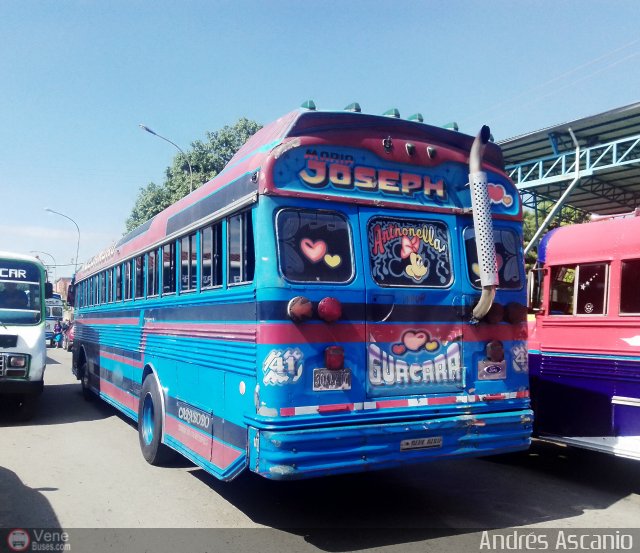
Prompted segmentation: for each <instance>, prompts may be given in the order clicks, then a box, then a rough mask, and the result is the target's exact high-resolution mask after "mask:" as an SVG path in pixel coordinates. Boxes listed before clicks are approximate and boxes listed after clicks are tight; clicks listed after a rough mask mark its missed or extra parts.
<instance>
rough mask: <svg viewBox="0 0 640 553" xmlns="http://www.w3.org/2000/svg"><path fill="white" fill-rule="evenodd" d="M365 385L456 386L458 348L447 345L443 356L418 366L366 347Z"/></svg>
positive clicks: (459, 376)
mask: <svg viewBox="0 0 640 553" xmlns="http://www.w3.org/2000/svg"><path fill="white" fill-rule="evenodd" d="M369 382H370V383H371V384H372V385H373V386H395V385H403V384H460V383H461V382H462V366H461V363H460V346H459V345H458V344H457V343H453V344H449V346H448V347H447V351H446V355H444V354H439V355H436V356H435V358H433V359H427V360H425V361H422V362H420V363H411V364H409V363H407V362H406V361H404V360H403V359H398V358H396V357H394V356H393V355H391V354H389V353H386V352H385V351H382V349H380V347H378V346H377V345H376V344H374V343H371V344H369Z"/></svg>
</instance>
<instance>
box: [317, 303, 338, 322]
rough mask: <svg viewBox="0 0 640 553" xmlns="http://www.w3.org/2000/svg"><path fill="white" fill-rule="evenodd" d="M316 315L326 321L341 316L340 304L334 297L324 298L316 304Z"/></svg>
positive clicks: (333, 320)
mask: <svg viewBox="0 0 640 553" xmlns="http://www.w3.org/2000/svg"><path fill="white" fill-rule="evenodd" d="M318 316H319V317H320V318H321V319H322V320H323V321H325V322H327V323H333V322H335V321H337V320H338V319H339V318H340V317H342V304H341V303H340V302H339V301H338V300H337V299H336V298H324V299H323V300H320V303H319V304H318Z"/></svg>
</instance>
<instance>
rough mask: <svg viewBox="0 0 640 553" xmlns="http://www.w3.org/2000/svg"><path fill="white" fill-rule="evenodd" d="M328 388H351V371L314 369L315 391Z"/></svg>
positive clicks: (322, 390)
mask: <svg viewBox="0 0 640 553" xmlns="http://www.w3.org/2000/svg"><path fill="white" fill-rule="evenodd" d="M327 390H351V371H350V370H349V369H342V370H340V371H330V370H329V369H313V391H314V392H324V391H327Z"/></svg>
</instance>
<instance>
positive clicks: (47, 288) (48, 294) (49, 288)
mask: <svg viewBox="0 0 640 553" xmlns="http://www.w3.org/2000/svg"><path fill="white" fill-rule="evenodd" d="M52 297H53V284H51V283H50V282H45V283H44V298H45V299H47V300H48V299H49V298H52Z"/></svg>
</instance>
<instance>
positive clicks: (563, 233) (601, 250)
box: [543, 217, 640, 265]
mask: <svg viewBox="0 0 640 553" xmlns="http://www.w3.org/2000/svg"><path fill="white" fill-rule="evenodd" d="M639 256H640V217H629V218H612V219H605V220H600V221H592V222H590V223H583V224H581V225H570V226H566V227H560V228H557V229H554V230H553V231H552V234H551V236H550V237H549V238H548V241H547V242H546V256H545V257H546V259H544V260H543V261H544V262H545V263H546V264H548V265H558V264H561V263H567V264H570V263H587V262H590V261H608V260H611V259H617V258H623V259H624V258H630V257H639Z"/></svg>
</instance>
